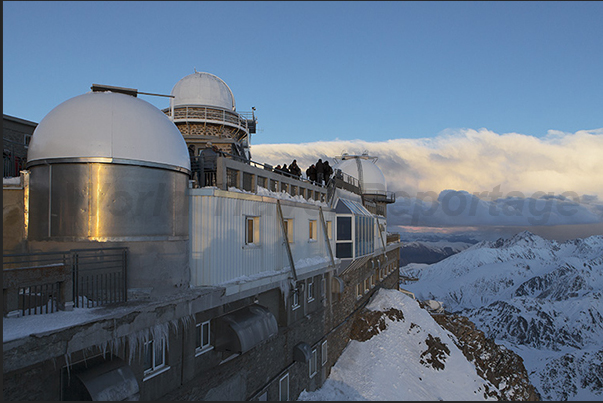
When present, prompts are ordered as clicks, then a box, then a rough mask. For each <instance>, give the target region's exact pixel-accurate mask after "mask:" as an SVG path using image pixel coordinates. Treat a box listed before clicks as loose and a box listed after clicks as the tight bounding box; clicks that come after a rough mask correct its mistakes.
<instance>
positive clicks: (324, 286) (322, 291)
mask: <svg viewBox="0 0 603 403" xmlns="http://www.w3.org/2000/svg"><path fill="white" fill-rule="evenodd" d="M320 295H321V296H322V297H324V296H325V295H327V279H326V278H324V277H323V278H322V279H320Z"/></svg>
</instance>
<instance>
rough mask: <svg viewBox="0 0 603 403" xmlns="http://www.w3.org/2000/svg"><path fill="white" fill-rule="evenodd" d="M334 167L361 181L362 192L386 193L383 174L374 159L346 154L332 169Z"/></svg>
mask: <svg viewBox="0 0 603 403" xmlns="http://www.w3.org/2000/svg"><path fill="white" fill-rule="evenodd" d="M336 169H341V171H342V172H343V173H345V174H348V175H350V176H352V177H354V178H356V179H358V180H359V181H360V182H361V183H360V188H361V190H362V193H363V194H379V195H381V194H386V193H387V182H386V181H385V176H384V175H383V172H382V171H381V169H380V168H379V167H378V166H377V165H376V164H375V162H374V160H371V159H368V158H363V157H361V156H357V157H349V156H348V157H347V158H346V159H344V160H342V161H340V162H338V163H337V164H336V165H335V166H334V167H333V170H336Z"/></svg>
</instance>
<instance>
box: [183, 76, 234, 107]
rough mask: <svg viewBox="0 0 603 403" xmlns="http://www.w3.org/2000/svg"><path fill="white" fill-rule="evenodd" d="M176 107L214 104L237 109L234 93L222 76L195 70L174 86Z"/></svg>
mask: <svg viewBox="0 0 603 403" xmlns="http://www.w3.org/2000/svg"><path fill="white" fill-rule="evenodd" d="M172 95H173V96H174V100H173V102H174V107H178V106H185V105H189V106H190V105H204V106H214V107H218V108H222V109H226V110H229V111H234V110H236V105H235V99H234V95H232V91H231V90H230V88H229V87H228V85H226V83H225V82H224V81H222V79H221V78H219V77H216V76H214V75H213V74H210V73H200V72H194V73H193V74H190V75H188V76H186V77H184V78H182V79H181V80H180V81H178V82H177V83H176V85H174V88H172Z"/></svg>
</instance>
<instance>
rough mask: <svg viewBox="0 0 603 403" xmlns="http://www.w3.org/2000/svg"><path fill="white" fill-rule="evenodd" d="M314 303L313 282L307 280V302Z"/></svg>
mask: <svg viewBox="0 0 603 403" xmlns="http://www.w3.org/2000/svg"><path fill="white" fill-rule="evenodd" d="M311 301H314V281H313V279H309V280H308V302H311Z"/></svg>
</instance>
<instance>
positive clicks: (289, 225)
mask: <svg viewBox="0 0 603 403" xmlns="http://www.w3.org/2000/svg"><path fill="white" fill-rule="evenodd" d="M283 224H284V225H285V232H286V233H287V240H288V241H289V243H293V239H294V238H293V234H294V233H293V218H285V219H283Z"/></svg>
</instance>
